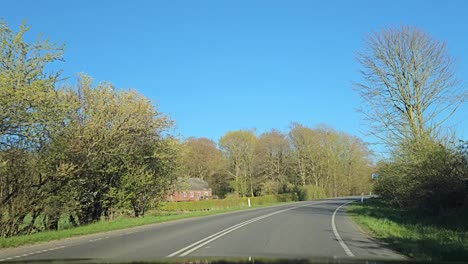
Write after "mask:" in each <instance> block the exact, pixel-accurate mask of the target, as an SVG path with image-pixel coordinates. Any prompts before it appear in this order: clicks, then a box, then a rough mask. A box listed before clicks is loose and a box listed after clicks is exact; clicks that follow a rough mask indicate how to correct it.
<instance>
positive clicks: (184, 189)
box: [167, 178, 212, 202]
mask: <svg viewBox="0 0 468 264" xmlns="http://www.w3.org/2000/svg"><path fill="white" fill-rule="evenodd" d="M211 195H212V194H211V188H209V186H208V183H207V182H206V181H204V180H202V179H199V178H188V179H183V180H181V181H180V182H179V184H178V186H177V190H176V191H174V192H173V193H172V194H169V195H168V197H167V200H168V201H173V202H182V201H198V200H207V199H211Z"/></svg>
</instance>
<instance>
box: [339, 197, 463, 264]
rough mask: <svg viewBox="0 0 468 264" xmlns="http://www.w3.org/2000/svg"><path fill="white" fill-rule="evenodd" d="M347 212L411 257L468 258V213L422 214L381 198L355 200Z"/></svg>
mask: <svg viewBox="0 0 468 264" xmlns="http://www.w3.org/2000/svg"><path fill="white" fill-rule="evenodd" d="M347 211H348V213H351V214H352V215H353V218H354V219H355V220H356V222H358V223H359V224H360V225H362V226H363V227H364V229H366V230H367V231H369V232H371V234H372V235H374V236H376V237H377V238H379V239H380V240H382V241H384V242H386V243H388V244H389V245H390V246H391V247H392V248H394V249H396V250H397V251H399V252H402V253H403V254H405V255H407V256H409V257H413V258H416V259H423V260H446V261H449V260H456V261H467V260H468V225H467V224H468V215H465V216H463V217H461V216H453V215H452V216H446V215H445V216H442V215H437V214H434V215H430V216H429V215H421V214H420V213H419V212H418V211H413V210H404V209H399V208H396V207H394V206H392V205H391V204H389V203H388V202H385V201H383V200H380V199H371V200H366V202H365V203H364V204H359V203H354V204H352V205H351V206H349V207H348V210H347Z"/></svg>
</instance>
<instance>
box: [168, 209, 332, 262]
mask: <svg viewBox="0 0 468 264" xmlns="http://www.w3.org/2000/svg"><path fill="white" fill-rule="evenodd" d="M324 202H326V201H321V202H316V203H307V204H304V205H299V206H294V207H290V208H286V209H283V210H280V211H275V212H272V213H269V214H266V215H262V216H258V217H255V218H252V219H249V220H247V221H244V222H241V223H239V224H237V225H233V226H231V227H228V228H226V229H224V230H221V231H219V232H217V233H215V234H213V235H211V236H208V237H205V238H203V239H201V240H199V241H197V242H195V243H193V244H190V245H188V246H186V247H184V248H182V249H180V250H178V251H176V252H173V253H171V254H169V255H167V256H166V258H171V257H175V256H177V255H179V256H181V257H184V256H187V255H188V254H190V253H192V252H194V251H195V250H197V249H199V248H201V247H203V246H205V245H207V244H208V243H211V242H213V241H215V240H216V239H218V238H220V237H222V236H225V235H227V234H229V233H231V232H232V231H234V230H236V229H239V228H241V227H243V226H246V225H248V224H251V223H253V222H256V221H258V220H261V219H264V218H267V217H270V216H272V215H275V214H279V213H282V212H286V211H289V210H293V209H296V208H299V207H304V206H310V205H314V204H320V203H324Z"/></svg>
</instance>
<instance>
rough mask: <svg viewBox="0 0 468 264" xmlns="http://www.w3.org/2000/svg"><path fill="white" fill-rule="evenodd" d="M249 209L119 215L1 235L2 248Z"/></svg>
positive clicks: (258, 206) (257, 206)
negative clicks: (8, 235) (91, 222)
mask: <svg viewBox="0 0 468 264" xmlns="http://www.w3.org/2000/svg"><path fill="white" fill-rule="evenodd" d="M278 204H287V203H279V202H276V203H268V204H262V205H254V206H252V207H251V208H261V207H267V206H273V205H278ZM245 209H247V208H246V207H241V206H238V207H231V208H225V209H216V210H209V211H191V212H158V213H157V212H150V213H149V214H148V215H146V216H145V217H143V218H132V217H119V218H116V219H114V220H111V221H104V220H103V221H100V222H97V223H94V224H89V225H85V226H79V227H75V228H70V229H63V230H58V231H44V232H39V233H35V234H31V235H21V236H14V237H9V238H4V237H0V248H9V247H17V246H21V245H27V244H34V243H39V242H46V241H52V240H58V239H63V238H69V237H75V236H81V235H88V234H94V233H100V232H106V231H112V230H118V229H124V228H130V227H136V226H142V225H148V224H155V223H162V222H168V221H173V220H179V219H185V218H191V217H199V216H208V215H215V214H220V213H226V212H233V211H241V210H245Z"/></svg>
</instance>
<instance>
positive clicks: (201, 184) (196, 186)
mask: <svg viewBox="0 0 468 264" xmlns="http://www.w3.org/2000/svg"><path fill="white" fill-rule="evenodd" d="M178 189H179V190H184V189H185V190H204V191H205V190H206V191H207V190H210V187H209V185H208V183H207V182H206V181H204V180H202V179H200V178H183V179H179V184H178Z"/></svg>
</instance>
